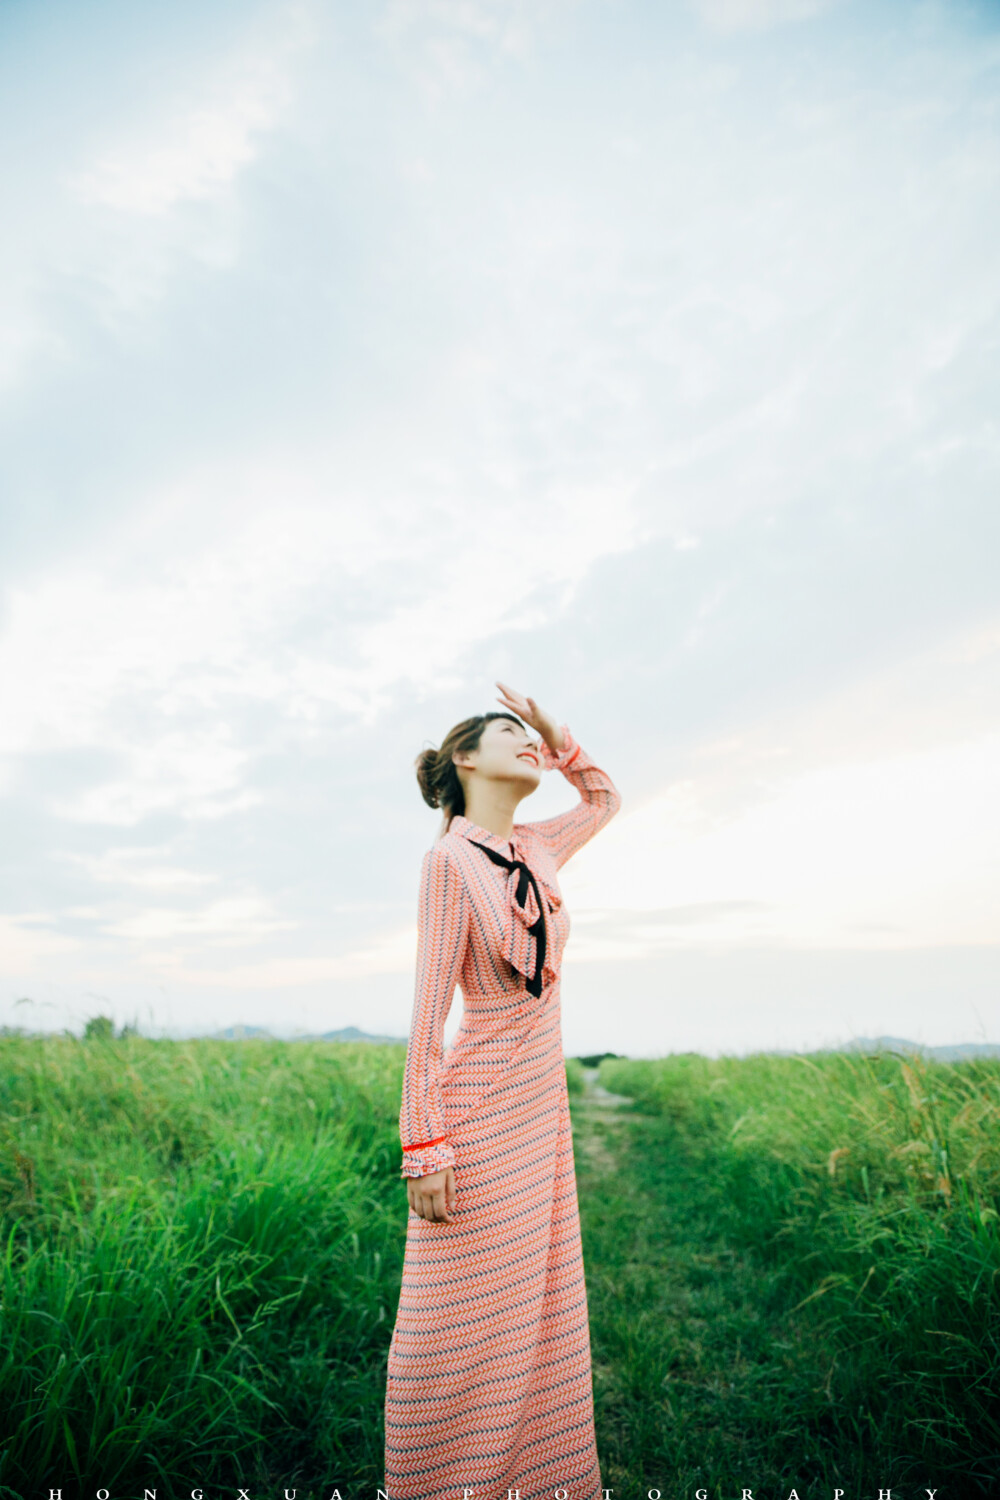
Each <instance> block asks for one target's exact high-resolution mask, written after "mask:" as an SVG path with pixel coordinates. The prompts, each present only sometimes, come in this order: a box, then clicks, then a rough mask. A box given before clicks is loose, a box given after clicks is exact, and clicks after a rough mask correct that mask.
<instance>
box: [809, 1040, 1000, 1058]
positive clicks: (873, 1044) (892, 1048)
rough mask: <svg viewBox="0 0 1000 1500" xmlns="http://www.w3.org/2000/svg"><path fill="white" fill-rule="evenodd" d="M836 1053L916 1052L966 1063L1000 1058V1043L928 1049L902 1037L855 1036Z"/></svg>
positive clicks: (956, 1045) (959, 1044)
mask: <svg viewBox="0 0 1000 1500" xmlns="http://www.w3.org/2000/svg"><path fill="white" fill-rule="evenodd" d="M833 1050H834V1051H836V1052H916V1053H917V1054H918V1055H919V1056H920V1057H925V1058H931V1059H933V1061H934V1062H964V1061H966V1059H968V1058H970V1057H1000V1042H953V1043H951V1044H950V1045H946V1046H943V1047H926V1046H924V1044H923V1042H909V1041H907V1040H906V1038H905V1037H901V1036H854V1037H852V1038H851V1040H850V1041H849V1042H843V1043H842V1044H841V1045H840V1046H839V1047H835V1048H834V1049H833Z"/></svg>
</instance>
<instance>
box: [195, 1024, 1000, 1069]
mask: <svg viewBox="0 0 1000 1500" xmlns="http://www.w3.org/2000/svg"><path fill="white" fill-rule="evenodd" d="M253 1037H260V1038H264V1039H266V1040H272V1041H279V1040H280V1041H288V1042H372V1043H374V1044H375V1045H381V1046H389V1047H405V1046H406V1042H407V1038H406V1037H405V1036H378V1035H375V1034H374V1033H373V1032H370V1031H361V1030H360V1029H359V1028H358V1027H357V1026H341V1028H340V1029H339V1031H312V1032H308V1033H307V1032H299V1033H296V1034H295V1035H294V1036H285V1037H276V1036H275V1035H274V1033H273V1032H270V1031H268V1030H267V1028H266V1027H265V1026H227V1027H226V1029H225V1030H224V1031H215V1032H213V1033H212V1037H211V1040H214V1041H220V1042H238V1041H245V1040H247V1039H251V1038H253ZM767 1050H768V1051H770V1052H772V1053H773V1055H774V1056H776V1057H790V1056H792V1054H793V1053H794V1052H799V1051H801V1049H799V1048H791V1049H790V1048H787V1047H782V1048H778V1047H774V1048H768V1049H767ZM807 1050H809V1051H814V1052H819V1051H823V1050H826V1051H830V1052H915V1053H916V1054H917V1055H918V1056H919V1057H923V1058H927V1059H929V1060H931V1061H933V1062H965V1061H966V1060H967V1059H969V1058H972V1057H1000V1042H953V1043H951V1044H949V1045H946V1046H942V1047H927V1046H925V1045H924V1043H923V1042H911V1041H908V1040H907V1038H906V1037H902V1036H853V1037H851V1039H850V1041H848V1042H841V1043H839V1044H838V1045H837V1046H831V1047H829V1048H826V1049H823V1048H819V1047H813V1048H809V1049H807ZM595 1056H599V1057H617V1056H619V1054H618V1053H616V1052H602V1053H600V1054H599V1055H597V1054H595ZM583 1061H584V1062H591V1061H593V1058H584V1059H583Z"/></svg>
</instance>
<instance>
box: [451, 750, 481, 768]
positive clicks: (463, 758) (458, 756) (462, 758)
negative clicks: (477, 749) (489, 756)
mask: <svg viewBox="0 0 1000 1500" xmlns="http://www.w3.org/2000/svg"><path fill="white" fill-rule="evenodd" d="M473 753H474V752H473V751H471V750H455V751H453V752H452V757H451V763H452V765H453V766H461V767H462V769H463V770H464V771H471V770H474V769H475V764H476V762H475V761H474V760H473V759H472V756H473Z"/></svg>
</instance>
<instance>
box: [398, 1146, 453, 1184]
mask: <svg viewBox="0 0 1000 1500" xmlns="http://www.w3.org/2000/svg"><path fill="white" fill-rule="evenodd" d="M454 1165H455V1152H454V1150H453V1148H452V1146H451V1144H450V1143H449V1142H448V1141H446V1140H441V1141H434V1142H432V1143H431V1144H430V1145H427V1146H419V1147H417V1146H415V1147H414V1148H413V1149H412V1150H407V1149H406V1148H404V1150H403V1165H402V1168H401V1170H400V1174H399V1175H400V1176H401V1177H428V1176H430V1174H431V1172H441V1171H443V1170H444V1168H445V1167H453V1166H454Z"/></svg>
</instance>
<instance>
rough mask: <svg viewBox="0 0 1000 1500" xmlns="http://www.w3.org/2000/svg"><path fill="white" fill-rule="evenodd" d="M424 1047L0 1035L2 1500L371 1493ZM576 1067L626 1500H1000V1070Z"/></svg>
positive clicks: (779, 1064) (604, 1455)
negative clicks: (413, 1080) (845, 1499)
mask: <svg viewBox="0 0 1000 1500" xmlns="http://www.w3.org/2000/svg"><path fill="white" fill-rule="evenodd" d="M403 1055H404V1054H403V1049H402V1048H397V1047H376V1046H366V1045H364V1044H359V1045H337V1044H323V1043H292V1044H285V1043H279V1042H271V1041H240V1042H216V1041H196V1042H165V1041H157V1042H152V1041H148V1040H144V1039H142V1038H139V1037H127V1038H119V1039H107V1038H105V1039H99V1038H94V1039H91V1040H88V1041H80V1040H77V1039H74V1038H72V1037H49V1038H32V1037H24V1036H17V1035H5V1036H3V1037H0V1217H2V1225H3V1287H2V1303H0V1315H2V1322H0V1329H2V1338H0V1411H2V1412H3V1414H4V1415H3V1418H2V1421H3V1430H2V1447H0V1500H3V1497H6V1500H12V1497H22V1500H28V1497H29V1496H31V1497H32V1500H33V1497H35V1496H37V1495H38V1494H39V1493H44V1494H47V1493H48V1488H49V1487H51V1486H61V1487H62V1488H63V1493H64V1500H73V1497H74V1496H75V1495H76V1494H78V1493H79V1492H80V1491H81V1490H83V1491H84V1492H85V1493H87V1494H92V1493H93V1491H94V1490H95V1489H96V1488H97V1487H98V1486H106V1487H107V1488H108V1489H109V1490H110V1492H111V1495H112V1497H115V1500H117V1497H121V1496H127V1495H131V1494H133V1493H136V1494H138V1495H140V1496H141V1495H142V1492H143V1490H144V1488H147V1487H150V1488H152V1487H154V1486H156V1485H157V1484H159V1485H161V1486H162V1491H161V1493H162V1492H163V1491H165V1492H167V1493H168V1494H178V1495H187V1494H190V1491H191V1490H192V1489H193V1488H199V1487H200V1488H202V1489H204V1491H205V1494H206V1496H210V1495H211V1491H212V1490H213V1489H215V1490H216V1491H218V1490H219V1489H220V1488H222V1489H225V1491H226V1492H227V1493H235V1488H236V1486H237V1485H238V1484H239V1485H250V1486H253V1489H252V1491H251V1494H252V1495H254V1496H256V1495H257V1494H259V1493H261V1492H263V1491H267V1492H268V1493H272V1494H279V1495H280V1493H281V1492H282V1490H283V1489H284V1488H289V1489H292V1488H297V1490H298V1497H299V1500H319V1497H320V1495H323V1496H324V1497H327V1496H329V1495H330V1493H331V1491H332V1488H333V1487H334V1486H335V1485H339V1486H340V1487H341V1490H342V1493H344V1494H345V1500H346V1496H347V1492H346V1490H345V1486H352V1487H353V1493H354V1494H355V1495H361V1494H365V1495H371V1496H374V1493H375V1488H376V1486H377V1485H378V1484H379V1482H380V1479H381V1464H382V1428H381V1420H382V1400H383V1394H384V1372H385V1357H386V1351H387V1348H388V1342H389V1337H390V1333H391V1329H392V1322H393V1318H394V1314H395V1306H396V1298H397V1295H398V1288H399V1277H400V1268H401V1263H402V1253H403V1244H404V1239H405V1227H406V1196H405V1188H404V1185H403V1183H402V1182H401V1180H400V1178H399V1177H398V1162H399V1141H398V1135H397V1128H396V1117H397V1111H398V1106H399V1092H400V1086H401V1078H402V1066H403ZM567 1073H568V1082H569V1086H570V1091H571V1092H570V1098H571V1102H572V1105H573V1111H574V1128H575V1132H576V1153H577V1162H578V1174H579V1185H580V1204H581V1214H582V1219H583V1232H584V1253H585V1259H586V1266H587V1284H588V1293H589V1299H590V1311H591V1326H592V1334H593V1353H594V1377H595V1394H596V1413H597V1430H598V1447H599V1450H600V1453H601V1459H602V1472H603V1473H604V1476H605V1483H606V1484H608V1485H614V1486H615V1487H616V1488H617V1495H616V1500H627V1497H628V1496H629V1495H633V1494H634V1495H636V1496H645V1493H646V1488H648V1487H650V1486H658V1487H659V1488H661V1489H662V1492H663V1496H664V1500H667V1497H670V1496H673V1495H674V1494H681V1493H684V1494H687V1493H689V1486H690V1492H693V1488H694V1485H695V1484H701V1485H704V1486H706V1488H707V1491H708V1494H709V1495H710V1496H711V1497H712V1500H729V1497H731V1496H736V1497H739V1495H740V1494H741V1489H742V1487H743V1486H744V1485H747V1486H750V1485H751V1484H752V1485H754V1486H755V1488H754V1495H755V1496H757V1497H758V1500H759V1497H760V1496H761V1495H767V1494H773V1493H776V1491H775V1490H774V1489H773V1486H774V1485H775V1484H786V1485H791V1484H797V1485H798V1493H799V1495H800V1496H801V1497H802V1500H805V1496H806V1494H807V1492H808V1493H809V1494H814V1493H816V1491H815V1488H812V1489H810V1488H809V1487H810V1486H815V1482H817V1481H818V1480H820V1479H822V1480H824V1481H828V1482H829V1483H830V1484H831V1485H832V1484H833V1483H838V1484H840V1485H842V1486H845V1487H846V1488H847V1493H848V1496H849V1497H850V1500H853V1496H854V1493H855V1492H856V1491H855V1490H853V1489H852V1488H851V1486H860V1485H864V1486H865V1493H866V1494H867V1493H868V1492H869V1491H873V1493H874V1494H875V1495H877V1493H878V1488H879V1486H880V1485H881V1486H887V1485H889V1484H890V1483H891V1484H894V1485H897V1486H907V1485H910V1486H913V1485H916V1484H918V1483H919V1484H920V1485H923V1484H924V1483H926V1484H928V1485H930V1486H931V1487H933V1486H934V1485H935V1484H938V1485H940V1500H945V1497H947V1500H962V1497H963V1496H966V1495H969V1496H973V1495H979V1494H988V1493H989V1492H990V1482H991V1479H992V1481H993V1482H994V1483H995V1482H996V1478H997V1476H998V1475H1000V1462H998V1459H997V1455H998V1453H1000V1423H998V1419H997V1415H996V1411H995V1409H994V1408H995V1406H996V1402H995V1391H996V1389H997V1386H998V1373H1000V1350H998V1335H1000V1318H998V1300H1000V1289H998V1273H1000V1235H998V1219H997V1213H998V1210H1000V1065H998V1064H997V1063H996V1062H989V1063H986V1062H982V1063H963V1064H960V1065H957V1066H953V1067H951V1066H942V1065H939V1066H930V1067H924V1066H922V1065H921V1064H919V1063H918V1062H917V1061H916V1059H912V1058H911V1059H899V1058H895V1057H889V1056H883V1057H881V1058H873V1059H866V1058H861V1059H858V1058H848V1057H844V1056H841V1055H838V1054H817V1055H814V1056H811V1057H803V1058H787V1057H767V1056H759V1057H753V1058H748V1059H745V1060H733V1059H722V1060H720V1061H717V1062H710V1061H706V1060H705V1059H703V1058H700V1057H695V1056H680V1057H672V1058H668V1059H664V1060H662V1061H659V1062H628V1061H619V1060H609V1061H605V1062H604V1063H603V1064H602V1066H601V1080H602V1083H604V1084H605V1085H606V1086H607V1087H608V1088H611V1089H615V1090H617V1091H619V1092H620V1093H623V1094H627V1095H629V1096H631V1097H632V1098H634V1100H635V1101H636V1102H635V1104H634V1105H633V1106H632V1108H631V1109H624V1108H623V1109H618V1110H612V1109H598V1108H595V1107H594V1106H593V1104H592V1103H591V1099H590V1095H589V1091H588V1090H587V1089H586V1088H585V1086H584V1083H583V1078H584V1074H583V1072H582V1070H581V1069H580V1067H579V1065H578V1064H576V1063H574V1062H572V1061H571V1062H570V1064H569V1065H568V1070H567ZM769 1487H770V1488H769ZM824 1493H832V1489H830V1490H824ZM903 1493H904V1495H908V1494H909V1493H910V1491H909V1490H905V1491H904V1492H903ZM787 1494H788V1489H787V1488H785V1489H782V1490H781V1500H785V1497H786V1496H787ZM894 1500H896V1492H895V1491H894Z"/></svg>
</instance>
